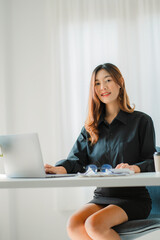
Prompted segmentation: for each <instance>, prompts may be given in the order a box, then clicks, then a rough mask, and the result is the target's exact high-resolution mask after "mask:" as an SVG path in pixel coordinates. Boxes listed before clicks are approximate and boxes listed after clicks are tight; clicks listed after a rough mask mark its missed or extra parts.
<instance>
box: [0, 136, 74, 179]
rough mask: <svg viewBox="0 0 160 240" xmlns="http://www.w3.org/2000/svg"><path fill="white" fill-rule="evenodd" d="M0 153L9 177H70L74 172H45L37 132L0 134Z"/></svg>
mask: <svg viewBox="0 0 160 240" xmlns="http://www.w3.org/2000/svg"><path fill="white" fill-rule="evenodd" d="M0 150H1V152H0V155H1V157H3V158H4V169H5V173H6V176H7V177H11V178H45V177H56V178H57V177H70V176H75V175H76V174H46V173H45V169H44V163H43V158H42V153H41V147H40V143H39V138H38V134H37V133H30V134H17V135H3V136H0Z"/></svg>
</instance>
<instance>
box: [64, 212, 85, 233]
mask: <svg viewBox="0 0 160 240" xmlns="http://www.w3.org/2000/svg"><path fill="white" fill-rule="evenodd" d="M82 225H83V221H82V219H81V217H80V216H79V215H77V214H74V215H72V216H71V217H70V218H69V219H68V222H67V231H68V233H70V232H76V231H78V229H79V228H80V227H81V226H82Z"/></svg>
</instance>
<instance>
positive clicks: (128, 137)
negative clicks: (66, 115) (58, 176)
mask: <svg viewBox="0 0 160 240" xmlns="http://www.w3.org/2000/svg"><path fill="white" fill-rule="evenodd" d="M155 151H156V150H155V134H154V127H153V122H152V119H151V118H150V117H149V116H148V115H146V114H145V113H142V112H138V111H134V108H132V107H131V106H130V103H129V98H128V96H127V93H126V89H125V83H124V79H123V77H122V74H121V72H120V71H119V69H118V68H117V67H116V66H114V65H113V64H110V63H106V64H103V65H99V66H98V67H96V68H95V70H94V71H93V74H92V78H91V84H90V93H89V109H88V116H87V119H86V122H85V127H83V128H82V131H81V133H80V135H79V137H78V139H77V141H76V143H75V144H74V146H73V148H72V150H71V152H70V154H69V156H68V158H67V159H66V160H62V161H59V162H58V163H57V164H56V167H53V166H51V165H46V166H45V169H46V172H47V173H75V172H84V171H85V168H86V166H87V165H89V164H95V165H96V166H97V167H98V168H99V167H101V166H102V165H103V164H110V165H112V167H113V168H129V169H131V170H133V171H134V172H135V173H139V172H146V171H154V163H153V153H154V152H155ZM150 210H151V199H150V196H149V193H148V191H147V189H146V188H145V187H130V188H129V187H127V188H97V189H96V190H95V192H94V198H93V199H92V200H91V201H90V202H89V203H88V204H86V205H85V206H84V207H82V208H81V209H80V210H78V211H77V212H76V213H74V214H73V216H71V217H70V219H69V222H68V226H67V230H68V235H69V237H70V239H72V240H82V239H83V240H89V239H94V240H103V239H104V240H107V239H108V240H113V239H115V240H118V239H120V237H119V235H118V234H117V233H116V232H115V231H114V230H113V229H112V227H113V226H116V225H118V224H121V223H123V222H126V221H128V220H131V219H141V218H147V216H148V215H149V213H150Z"/></svg>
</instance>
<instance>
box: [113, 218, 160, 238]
mask: <svg viewBox="0 0 160 240" xmlns="http://www.w3.org/2000/svg"><path fill="white" fill-rule="evenodd" d="M113 229H114V230H115V231H116V232H117V233H119V235H120V237H121V239H122V240H132V239H136V238H138V237H141V236H143V235H145V234H147V233H149V232H152V231H155V230H157V229H160V218H151V219H149V218H148V219H140V220H131V221H128V222H126V223H122V224H120V225H118V226H115V227H114V228H113Z"/></svg>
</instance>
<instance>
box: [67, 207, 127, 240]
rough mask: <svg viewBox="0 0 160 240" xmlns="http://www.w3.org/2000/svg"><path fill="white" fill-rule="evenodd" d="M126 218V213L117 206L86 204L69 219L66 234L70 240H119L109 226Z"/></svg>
mask: <svg viewBox="0 0 160 240" xmlns="http://www.w3.org/2000/svg"><path fill="white" fill-rule="evenodd" d="M127 220H128V217H127V214H126V213H125V211H124V210H123V209H122V208H120V207H118V206H115V205H109V206H107V207H103V206H101V205H96V204H87V205H86V206H84V207H83V208H82V209H81V210H79V211H77V212H76V213H75V214H74V215H73V216H71V218H70V219H69V222H68V228H67V230H68V235H69V237H70V239H71V240H81V239H83V240H93V239H94V240H103V239H105V240H107V239H108V240H119V239H120V237H119V235H118V234H117V233H116V232H115V231H114V230H113V229H111V228H112V227H113V226H115V225H118V224H120V223H123V222H125V221H127Z"/></svg>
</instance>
